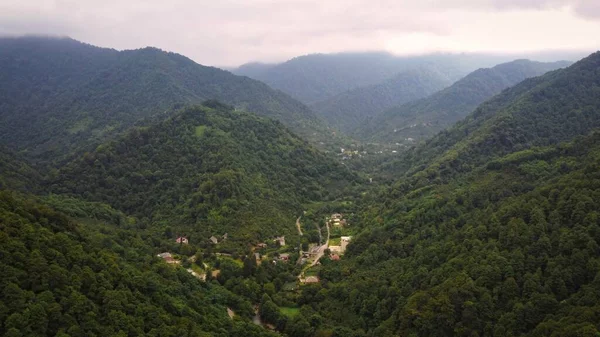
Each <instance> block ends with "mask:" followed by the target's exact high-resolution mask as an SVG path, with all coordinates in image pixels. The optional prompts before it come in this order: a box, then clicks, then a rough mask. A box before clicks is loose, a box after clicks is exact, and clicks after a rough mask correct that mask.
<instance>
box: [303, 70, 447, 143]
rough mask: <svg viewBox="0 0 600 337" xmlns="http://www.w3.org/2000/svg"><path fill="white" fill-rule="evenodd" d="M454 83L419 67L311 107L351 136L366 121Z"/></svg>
mask: <svg viewBox="0 0 600 337" xmlns="http://www.w3.org/2000/svg"><path fill="white" fill-rule="evenodd" d="M452 82H453V79H451V78H450V77H449V76H448V75H447V74H444V73H442V72H441V71H440V70H438V69H436V68H435V67H433V66H431V67H420V68H417V69H411V70H409V71H406V72H403V73H400V74H398V75H396V76H394V77H392V78H390V79H388V80H385V81H383V82H381V83H378V84H375V85H371V86H368V87H361V88H356V89H353V90H349V91H347V92H345V93H342V94H339V95H336V96H334V97H332V98H329V99H326V100H324V101H320V102H317V103H314V104H312V105H310V107H311V108H312V110H313V111H315V112H316V113H317V114H319V115H320V116H321V117H322V118H323V119H324V120H326V121H327V122H329V125H330V126H333V127H335V128H338V129H340V130H342V131H345V132H349V131H352V130H354V129H356V128H357V127H358V126H359V125H360V124H361V123H362V122H363V121H364V120H365V118H367V117H371V116H373V115H376V114H377V113H379V112H382V111H383V110H386V109H389V108H391V107H393V106H396V105H399V104H402V103H406V102H409V101H413V100H416V99H419V98H423V97H425V96H428V95H431V94H433V93H434V92H436V91H439V90H441V89H443V88H445V87H447V86H449V85H450V84H452Z"/></svg>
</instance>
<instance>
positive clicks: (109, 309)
mask: <svg viewBox="0 0 600 337" xmlns="http://www.w3.org/2000/svg"><path fill="white" fill-rule="evenodd" d="M116 232H118V235H115V236H114V237H111V236H109V235H105V234H102V233H98V232H93V234H91V233H88V232H86V231H85V229H84V228H83V226H81V225H80V224H78V223H75V222H73V221H72V220H70V219H69V218H67V216H65V215H64V214H62V213H60V212H57V211H54V210H52V209H51V208H49V207H48V206H46V205H44V204H42V203H40V202H38V201H35V200H34V199H32V198H30V197H27V196H22V195H17V194H14V193H11V192H8V191H0V255H1V256H2V259H1V260H0V268H2V275H1V276H0V289H2V292H1V293H0V299H1V300H0V322H1V323H2V324H0V334H1V335H2V336H221V337H225V336H236V335H242V334H243V335H244V336H273V335H274V334H272V333H270V332H267V331H266V330H264V329H261V328H259V327H257V326H255V325H254V324H252V323H251V322H250V320H249V319H245V320H240V319H236V320H235V321H233V320H231V319H230V318H229V317H228V316H227V311H226V307H227V306H229V305H232V304H234V303H235V302H236V298H235V296H234V295H233V294H232V293H230V292H228V291H227V290H225V289H223V288H221V287H220V286H218V285H216V284H208V283H207V284H202V283H201V282H199V281H198V280H197V279H196V278H194V277H193V276H192V275H190V274H188V273H187V272H186V271H185V270H184V269H183V268H173V267H171V266H167V265H166V264H165V263H164V262H162V261H159V260H160V259H158V258H156V257H153V256H154V254H153V252H154V250H153V249H152V248H151V247H148V246H147V243H146V241H145V240H144V239H143V238H142V237H140V236H139V235H136V234H132V233H126V232H122V231H119V230H116ZM117 252H119V253H117ZM125 256H126V257H127V258H125ZM245 305H246V308H245V309H246V310H247V311H249V312H252V308H251V307H250V304H249V303H246V304H245ZM235 309H236V310H238V312H239V313H241V312H242V309H243V308H242V307H239V308H235Z"/></svg>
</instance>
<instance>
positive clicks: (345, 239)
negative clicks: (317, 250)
mask: <svg viewBox="0 0 600 337" xmlns="http://www.w3.org/2000/svg"><path fill="white" fill-rule="evenodd" d="M350 240H352V237H351V236H342V242H350Z"/></svg>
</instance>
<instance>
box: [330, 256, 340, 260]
mask: <svg viewBox="0 0 600 337" xmlns="http://www.w3.org/2000/svg"><path fill="white" fill-rule="evenodd" d="M329 258H330V259H331V261H339V260H340V256H339V255H337V254H331V255H330V256H329Z"/></svg>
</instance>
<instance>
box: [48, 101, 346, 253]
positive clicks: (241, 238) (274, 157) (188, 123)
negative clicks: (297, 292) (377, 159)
mask: <svg viewBox="0 0 600 337" xmlns="http://www.w3.org/2000/svg"><path fill="white" fill-rule="evenodd" d="M353 179H354V176H353V175H352V174H350V173H349V172H348V171H347V170H346V169H345V168H344V167H343V166H341V165H339V164H336V163H335V162H333V161H332V160H330V159H329V158H327V157H325V156H324V155H323V154H321V153H320V152H318V151H317V150H315V149H314V148H312V147H310V146H309V145H308V144H307V143H306V141H303V140H301V139H300V138H298V137H297V136H295V135H294V134H292V133H290V132H289V131H288V130H287V129H286V128H284V127H283V126H282V125H281V124H280V123H279V122H276V121H272V120H268V119H264V118H259V117H256V116H254V115H251V114H247V113H243V112H239V111H233V110H231V109H230V108H228V107H225V106H223V105H220V104H219V103H216V102H212V103H207V105H206V106H203V107H195V108H189V109H186V110H185V111H183V112H181V113H179V114H177V115H175V116H173V117H172V118H168V119H167V120H165V121H163V122H160V123H158V124H155V125H152V126H150V127H145V128H136V129H134V130H132V131H130V132H128V133H127V134H126V135H125V136H124V137H122V138H121V139H119V140H117V141H114V142H110V143H107V144H104V145H101V146H100V147H98V149H97V150H96V151H94V152H91V153H87V154H85V155H84V156H83V157H82V158H81V159H78V160H75V161H73V162H72V163H69V164H68V165H66V166H65V167H63V168H61V169H60V170H59V172H58V173H57V175H56V176H55V177H54V178H53V179H52V180H51V181H50V182H49V185H50V187H49V188H50V190H51V191H53V192H54V193H60V194H68V195H71V196H76V197H77V196H79V197H83V198H85V199H87V200H90V201H99V202H103V203H106V204H109V205H111V206H113V207H114V208H116V209H119V210H122V211H124V212H125V213H127V214H131V215H134V216H136V217H138V218H139V219H143V222H144V223H146V224H147V225H154V226H155V227H156V228H160V226H164V227H168V226H170V227H171V228H173V229H174V230H176V231H185V232H186V233H193V234H194V235H195V236H196V237H204V238H205V240H207V239H208V238H209V237H210V236H211V235H214V234H220V235H222V234H223V233H229V239H230V241H237V242H242V243H245V244H248V243H251V242H256V241H258V240H264V239H265V238H267V237H273V236H275V235H282V234H288V235H295V231H296V229H295V227H294V219H295V217H297V216H298V214H299V213H300V212H301V211H302V210H303V208H302V204H303V203H305V202H308V201H311V200H312V201H319V200H333V199H335V198H336V196H337V194H338V193H340V190H341V188H342V187H343V186H344V185H346V184H348V183H349V182H350V181H351V180H353Z"/></svg>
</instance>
